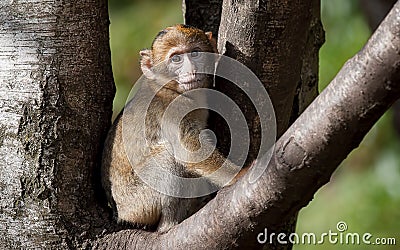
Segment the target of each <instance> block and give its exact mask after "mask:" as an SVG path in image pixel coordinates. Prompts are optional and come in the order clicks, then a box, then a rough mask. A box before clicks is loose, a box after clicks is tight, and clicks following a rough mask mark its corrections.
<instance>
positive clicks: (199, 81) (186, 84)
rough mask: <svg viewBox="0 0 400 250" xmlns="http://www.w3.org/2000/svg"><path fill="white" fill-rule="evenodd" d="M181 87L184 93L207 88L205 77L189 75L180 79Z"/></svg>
mask: <svg viewBox="0 0 400 250" xmlns="http://www.w3.org/2000/svg"><path fill="white" fill-rule="evenodd" d="M178 83H179V87H180V88H181V89H182V90H184V91H189V90H192V89H197V88H203V87H205V77H204V76H200V75H195V74H187V75H184V76H183V77H181V78H180V79H178Z"/></svg>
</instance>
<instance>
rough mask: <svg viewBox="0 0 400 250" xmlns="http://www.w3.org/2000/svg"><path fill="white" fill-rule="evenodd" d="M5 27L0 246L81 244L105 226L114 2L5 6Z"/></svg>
mask: <svg viewBox="0 0 400 250" xmlns="http://www.w3.org/2000/svg"><path fill="white" fill-rule="evenodd" d="M0 24H1V25H0V60H1V63H0V183H1V185H0V197H1V198H0V206H1V214H0V245H1V248H2V249H75V248H77V247H84V246H85V244H86V241H87V240H88V239H90V238H93V237H95V236H96V235H98V234H99V233H100V232H101V231H102V230H103V228H104V227H105V225H104V222H105V221H107V220H105V219H104V218H102V217H104V216H107V214H106V213H104V212H103V211H104V210H103V209H102V208H101V207H99V206H98V205H97V204H99V201H98V200H96V199H97V196H96V195H97V194H96V192H98V193H100V191H99V189H98V188H99V186H98V185H97V184H98V183H99V182H98V181H97V180H99V176H98V175H99V165H98V163H99V159H100V152H101V148H102V141H103V140H104V137H105V133H106V130H107V128H108V126H109V124H110V118H111V111H112V107H111V105H112V98H113V96H114V85H113V79H112V72H111V67H110V51H109V44H108V39H109V38H108V37H109V36H108V24H109V21H108V14H107V2H106V1H105V0H101V1H98V0H84V1H56V0H35V1H32V0H21V1H1V3H0ZM95 180H96V181H95Z"/></svg>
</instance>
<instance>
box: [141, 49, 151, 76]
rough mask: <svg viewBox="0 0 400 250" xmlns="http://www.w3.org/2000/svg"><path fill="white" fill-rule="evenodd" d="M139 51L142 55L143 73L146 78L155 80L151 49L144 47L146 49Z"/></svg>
mask: <svg viewBox="0 0 400 250" xmlns="http://www.w3.org/2000/svg"><path fill="white" fill-rule="evenodd" d="M139 53H140V56H141V58H140V68H141V69H142V72H143V75H144V76H145V77H146V78H148V79H150V80H153V79H154V78H155V76H154V73H153V71H152V67H153V63H152V61H151V50H149V49H144V50H141V51H140V52H139Z"/></svg>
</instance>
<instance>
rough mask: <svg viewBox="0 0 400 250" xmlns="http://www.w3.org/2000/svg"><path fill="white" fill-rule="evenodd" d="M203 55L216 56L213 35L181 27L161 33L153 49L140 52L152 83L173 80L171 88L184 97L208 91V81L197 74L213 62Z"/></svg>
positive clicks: (172, 27)
mask: <svg viewBox="0 0 400 250" xmlns="http://www.w3.org/2000/svg"><path fill="white" fill-rule="evenodd" d="M201 52H209V53H217V49H216V42H215V39H213V38H212V33H211V32H204V31H202V30H200V29H197V28H195V27H192V26H188V25H183V24H178V25H175V26H171V27H168V28H166V29H164V30H162V31H160V32H159V33H158V35H157V36H156V38H155V39H154V41H153V44H152V46H151V49H146V50H142V51H140V55H141V61H140V64H141V69H142V71H143V74H144V75H145V77H146V78H148V79H151V80H156V81H157V80H161V81H162V80H163V79H173V81H170V82H168V87H169V88H173V89H175V90H176V91H178V92H181V93H182V92H185V91H188V90H191V89H195V88H202V87H208V85H209V84H210V81H209V77H208V76H207V75H206V74H199V73H198V72H199V71H200V72H201V71H203V69H204V67H207V66H210V65H209V64H212V63H213V62H211V60H210V59H209V58H208V59H207V58H206V57H207V56H206V55H204V54H203V53H201ZM212 66H214V65H212ZM203 72H204V71H203ZM162 84H166V83H162ZM171 85H173V86H171Z"/></svg>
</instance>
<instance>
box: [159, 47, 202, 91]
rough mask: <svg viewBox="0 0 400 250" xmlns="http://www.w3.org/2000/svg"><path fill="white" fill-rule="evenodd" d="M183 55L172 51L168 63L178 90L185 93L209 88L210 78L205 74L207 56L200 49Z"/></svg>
mask: <svg viewBox="0 0 400 250" xmlns="http://www.w3.org/2000/svg"><path fill="white" fill-rule="evenodd" d="M184 52H185V53H182V52H181V51H178V50H172V51H171V52H170V55H169V59H168V62H167V67H168V71H169V72H170V73H172V76H173V77H174V80H175V81H176V82H177V84H178V86H177V87H178V90H180V91H182V92H185V91H189V90H192V89H197V88H204V87H209V86H208V85H209V78H208V77H207V75H206V74H204V73H201V72H205V67H206V61H207V60H205V56H204V54H203V53H201V51H200V48H194V49H191V50H189V51H184Z"/></svg>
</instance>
